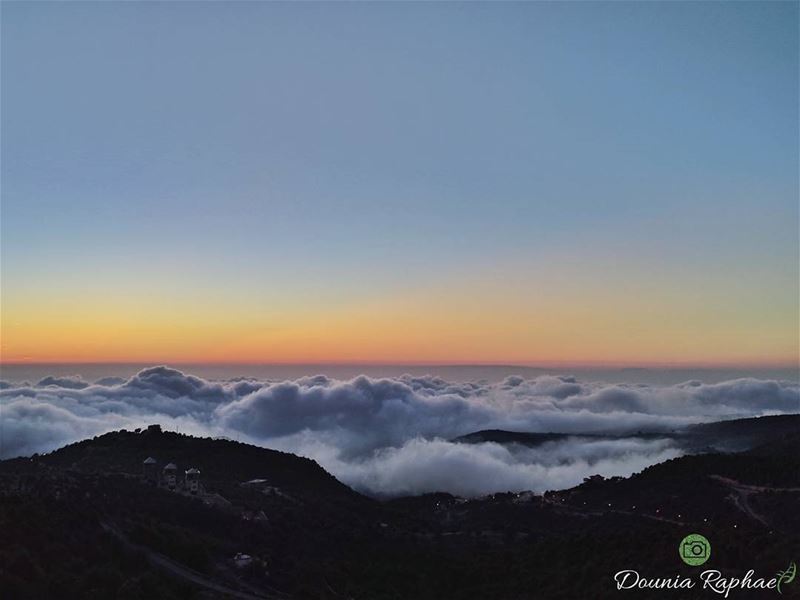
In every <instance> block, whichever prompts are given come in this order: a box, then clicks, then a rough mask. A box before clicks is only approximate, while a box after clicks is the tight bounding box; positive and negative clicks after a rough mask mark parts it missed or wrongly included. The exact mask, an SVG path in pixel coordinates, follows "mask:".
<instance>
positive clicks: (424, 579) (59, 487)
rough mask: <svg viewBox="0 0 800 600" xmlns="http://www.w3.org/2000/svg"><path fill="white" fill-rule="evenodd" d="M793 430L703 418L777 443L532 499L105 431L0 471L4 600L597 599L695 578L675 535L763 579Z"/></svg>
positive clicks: (787, 511) (732, 568)
mask: <svg viewBox="0 0 800 600" xmlns="http://www.w3.org/2000/svg"><path fill="white" fill-rule="evenodd" d="M791 423H796V418H789V419H787V418H780V419H776V418H772V417H770V418H766V420H764V421H760V420H759V421H758V422H757V423H755V422H752V423H747V422H731V423H728V424H718V428H722V430H724V431H722V432H720V431H719V430H718V429H716V428H715V427H703V428H701V429H702V431H703V435H706V434H708V435H711V434H713V435H714V436H720V435H722V436H723V437H725V436H733V437H735V436H736V435H745V436H749V435H750V434H751V433H752V432H753V431H756V430H761V431H762V432H763V433H764V435H763V436H760V438H759V439H761V440H762V441H764V440H763V438H764V437H770V436H767V435H766V434H767V433H768V432H769V431H773V432H775V435H772V436H771V437H772V439H770V440H766V441H764V443H762V444H760V445H758V446H756V447H753V448H751V449H750V450H747V451H746V452H740V453H717V452H708V453H705V454H700V455H694V456H683V457H680V458H676V459H673V460H669V461H666V462H664V463H661V464H658V465H654V466H652V467H649V468H647V469H645V470H643V471H642V472H640V473H637V474H635V475H633V476H631V477H629V478H620V477H613V478H610V479H604V478H602V477H592V478H588V479H587V481H585V482H584V483H583V484H582V485H579V486H577V487H575V488H572V489H568V490H560V491H551V492H547V493H545V494H543V495H535V494H531V493H522V494H516V493H505V494H494V495H491V496H487V497H484V498H478V499H473V500H466V499H461V498H456V497H454V496H451V495H449V494H429V495H425V496H418V497H412V498H400V499H396V500H392V501H386V502H379V501H376V500H373V499H369V498H366V497H364V496H361V495H359V494H357V493H356V492H354V491H352V490H350V489H349V488H348V487H347V486H345V485H343V484H341V483H340V482H338V481H337V480H336V479H335V478H333V477H332V476H331V475H329V474H328V473H326V472H325V471H324V470H323V469H322V468H321V467H319V465H317V464H316V463H314V462H313V461H310V460H307V459H302V458H299V457H296V456H293V455H290V454H285V453H280V452H275V451H272V450H267V449H264V448H258V447H255V446H249V445H247V444H240V443H237V442H232V441H229V440H212V439H203V438H194V437H191V436H186V435H180V434H176V433H171V432H162V431H159V430H157V429H155V428H153V429H149V430H145V431H144V432H129V431H120V432H113V433H109V434H106V435H102V436H98V437H96V438H94V439H91V440H85V441H83V442H79V443H76V444H71V445H69V446H66V447H64V448H62V449H60V450H57V451H55V452H52V453H50V454H47V455H43V456H34V457H31V458H27V459H13V460H7V461H2V462H0V531H2V532H3V543H2V544H0V589H2V590H3V597H4V598H11V599H16V598H25V599H27V598H59V599H64V598H103V599H106V598H121V599H130V598H137V599H138V598H141V599H151V598H167V599H170V598H186V599H189V598H198V599H199V598H250V599H252V598H309V599H312V598H313V599H322V598H330V599H331V600H333V599H341V598H353V599H364V600H373V599H387V600H388V599H402V598H410V599H415V600H417V599H440V598H497V599H501V600H502V599H508V600H512V599H515V600H517V599H521V598H564V599H566V598H569V599H574V598H581V597H587V596H586V594H587V590H590V591H591V595H592V597H598V598H607V597H612V596H616V594H618V593H619V592H617V590H616V589H615V587H614V582H613V575H614V573H616V572H617V571H619V570H622V569H636V570H638V571H641V572H642V573H643V574H646V575H648V576H653V577H654V576H661V577H674V576H675V575H676V574H678V575H683V576H692V575H696V571H697V568H692V567H689V566H687V565H685V564H683V563H682V561H681V560H680V559H679V557H678V554H677V551H676V548H677V547H678V543H679V541H680V540H681V539H682V538H683V537H684V536H685V535H687V534H688V533H701V534H703V535H705V536H706V537H708V539H709V540H710V541H711V543H712V545H713V547H714V551H713V555H712V559H711V560H710V561H709V563H708V567H709V568H714V569H718V570H720V571H721V572H722V573H723V574H725V575H726V576H738V577H741V576H742V575H743V574H744V572H746V571H747V570H748V569H751V568H752V569H756V571H757V572H758V573H759V574H763V575H765V576H770V575H772V574H774V573H775V572H776V571H777V570H778V569H785V568H786V567H787V564H788V562H789V561H790V560H797V549H798V548H800V518H799V517H798V511H797V506H798V503H799V502H800V433H798V432H797V431H796V430H793V425H791ZM771 424H775V427H774V428H773V429H770V428H771V426H772V425H771ZM715 425H716V424H715ZM709 430H711V433H708V431H709ZM778 433H780V435H778ZM734 434H735V435H734ZM748 439H751V440H752V438H748ZM748 443H750V442H748ZM148 456H153V457H154V458H157V459H158V460H159V462H160V465H161V466H163V465H164V464H165V463H166V462H168V461H171V462H175V463H176V464H178V466H179V469H180V470H181V471H183V470H185V469H186V468H188V467H190V466H195V467H198V468H199V469H200V471H201V482H202V489H201V490H200V492H199V493H197V494H191V492H190V491H188V489H186V488H182V487H180V486H178V488H176V490H175V491H171V490H169V489H168V488H167V487H166V486H165V485H164V482H163V481H162V482H161V484H158V485H156V484H153V483H149V482H148V481H147V480H146V479H145V478H144V477H143V473H142V464H141V463H142V461H143V460H144V459H145V458H146V457H148ZM254 480H255V481H254ZM798 590H800V586H795V587H794V588H793V587H791V586H788V587H787V588H786V589H785V590H784V593H783V596H785V597H788V598H792V597H797V596H798V594H797V591H798ZM773 593H774V592H773ZM663 595H664V592H663V591H661V590H637V591H636V592H635V595H631V597H636V598H651V597H652V598H663ZM675 597H678V596H677V595H676V596H675ZM680 597H681V598H695V597H708V593H703V592H702V591H701V590H697V589H695V590H688V591H686V593H682V594H681V595H680ZM736 597H738V598H751V597H752V598H757V597H761V596H760V595H758V594H755V593H747V592H740V593H737V594H736Z"/></svg>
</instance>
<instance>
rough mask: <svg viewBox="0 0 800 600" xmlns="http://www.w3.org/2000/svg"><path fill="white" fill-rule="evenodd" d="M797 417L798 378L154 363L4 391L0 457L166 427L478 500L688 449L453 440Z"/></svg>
mask: <svg viewBox="0 0 800 600" xmlns="http://www.w3.org/2000/svg"><path fill="white" fill-rule="evenodd" d="M796 412H800V385H798V383H797V382H789V381H772V380H760V379H736V380H732V381H726V382H723V383H717V384H703V383H700V382H696V381H692V382H687V383H683V384H679V385H673V386H650V385H641V384H637V385H608V384H598V383H586V382H581V381H578V380H576V379H574V378H571V377H562V376H559V377H554V376H541V377H537V378H535V379H529V380H526V379H523V378H521V377H508V378H507V379H505V380H504V381H502V382H500V383H485V382H478V383H453V382H448V381H445V380H443V379H440V378H438V377H430V376H427V377H412V376H410V375H406V376H402V377H396V378H385V379H373V378H369V377H365V376H360V377H356V378H354V379H351V380H348V381H338V380H333V379H329V378H328V377H325V376H315V377H303V378H300V379H295V380H288V381H266V380H265V381H258V380H252V379H237V380H229V381H208V380H205V379H201V378H198V377H193V376H191V375H187V374H184V373H182V372H180V371H177V370H174V369H170V368H167V367H153V368H149V369H145V370H143V371H141V372H139V373H137V374H136V375H134V376H133V377H131V378H130V379H127V380H122V379H118V378H106V379H104V380H101V381H98V382H96V383H94V384H90V383H88V382H85V381H82V380H81V379H80V378H77V377H59V378H56V377H47V378H45V379H43V380H41V381H40V382H39V383H38V384H36V385H32V384H27V383H26V384H10V383H7V382H6V383H4V384H3V385H0V457H2V458H9V457H13V456H20V455H28V454H32V453H34V452H44V451H49V450H53V449H55V448H58V447H60V446H62V445H64V444H66V443H69V442H73V441H76V440H79V439H83V438H85V437H89V436H93V435H97V434H100V433H104V432H106V431H110V430H114V429H119V428H128V429H130V428H134V427H140V426H146V425H148V424H151V423H161V424H162V426H164V427H165V428H167V429H179V430H180V431H182V432H185V433H192V434H200V435H226V436H229V437H235V438H238V439H240V440H242V441H249V442H253V443H256V444H260V445H263V446H267V447H272V448H278V449H281V450H286V451H290V452H295V453H297V454H301V455H304V456H309V457H311V458H314V459H316V460H317V461H318V462H319V463H320V464H321V465H322V466H323V467H325V468H326V469H328V470H329V471H330V472H332V473H333V474H334V475H336V476H337V477H339V479H341V480H342V481H344V482H345V483H348V484H350V485H352V486H354V487H355V488H357V489H359V490H362V491H366V492H371V493H375V494H383V495H400V494H412V493H424V492H430V491H448V492H451V493H454V494H458V495H464V496H474V495H481V494H487V493H492V492H498V491H519V490H523V489H532V490H535V491H543V490H545V489H557V488H563V487H568V486H571V485H574V484H576V483H579V482H580V481H581V480H582V478H583V477H585V476H587V475H590V474H594V473H600V474H603V475H606V476H609V475H628V474H630V473H632V472H635V471H638V470H641V469H642V468H644V467H646V466H647V465H650V464H654V463H656V462H660V461H662V460H665V459H667V458H671V457H674V456H677V455H678V454H679V450H678V449H677V448H675V447H674V446H673V445H672V444H671V442H670V441H669V440H668V439H666V438H664V439H653V438H647V439H641V438H628V439H624V440H597V439H587V438H580V437H577V436H576V437H570V438H567V439H565V440H562V441H558V442H551V443H548V444H544V445H542V446H539V447H537V448H522V447H513V446H512V447H506V446H501V445H498V444H493V443H483V444H475V445H467V444H454V443H451V442H449V441H447V440H448V439H451V438H453V437H455V436H458V435H463V434H466V433H470V432H472V431H476V430H479V429H489V428H493V429H508V430H512V431H539V432H562V433H630V432H636V431H640V430H644V431H651V432H652V431H656V432H658V431H667V430H669V429H673V428H676V427H680V426H683V425H686V424H690V423H696V422H700V421H707V420H716V419H720V418H730V417H747V416H758V415H764V414H780V413H796Z"/></svg>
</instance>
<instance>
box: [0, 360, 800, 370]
mask: <svg viewBox="0 0 800 600" xmlns="http://www.w3.org/2000/svg"><path fill="white" fill-rule="evenodd" d="M59 365H97V366H112V365H119V366H139V365H152V366H161V365H163V366H170V365H174V366H231V367H235V366H242V367H254V366H257V367H440V368H481V367H483V368H486V367H490V368H518V369H554V368H556V369H566V368H581V369H624V370H637V369H659V370H670V369H699V370H713V369H719V370H737V369H779V370H786V369H793V370H798V371H800V364H798V363H794V362H786V363H783V362H782V363H758V362H754V363H744V362H736V363H728V362H726V363H715V362H702V363H700V362H673V361H658V362H639V363H629V362H616V361H609V362H604V361H575V362H571V361H538V362H530V363H528V362H511V361H508V362H506V361H497V362H485V361H484V362H481V361H474V362H472V361H464V362H439V361H410V362H409V361H398V362H391V361H370V360H364V361H285V362H284V361H268V362H259V361H235V360H234V361H202V360H201V361H196V360H195V361H192V360H166V361H165V360H110V361H102V360H101V361H94V360H77V361H68V360H67V361H65V360H36V361H33V360H30V361H29V360H9V361H4V360H0V368H2V367H4V366H14V367H20V366H28V367H35V366H59Z"/></svg>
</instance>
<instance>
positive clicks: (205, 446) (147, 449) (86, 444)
mask: <svg viewBox="0 0 800 600" xmlns="http://www.w3.org/2000/svg"><path fill="white" fill-rule="evenodd" d="M148 457H153V458H155V459H156V460H157V461H158V468H159V469H161V468H163V467H164V466H165V465H166V464H168V463H174V464H176V465H177V467H178V471H179V474H180V475H183V472H184V471H185V470H186V469H189V468H191V467H195V468H198V469H199V470H200V472H201V478H202V480H203V481H206V482H208V481H213V482H219V483H231V482H237V483H238V482H243V481H248V480H252V479H266V480H267V481H268V482H269V484H270V485H273V486H279V487H282V488H286V489H298V490H302V491H303V492H305V493H312V492H315V493H324V494H328V495H331V494H335V495H346V496H354V495H356V496H357V494H356V493H355V492H353V491H352V490H351V489H350V488H349V487H347V486H345V485H344V484H342V483H340V482H339V481H338V480H337V479H336V478H335V477H333V476H332V475H330V474H329V473H328V472H327V471H325V470H324V469H323V468H322V467H320V466H319V465H318V464H317V463H316V462H315V461H313V460H311V459H308V458H302V457H299V456H295V455H294V454H289V453H286V452H278V451H276V450H270V449H267V448H262V447H259V446H254V445H251V444H245V443H241V442H236V441H233V440H227V439H212V438H201V437H194V436H191V435H183V434H179V433H175V432H171V431H162V430H161V428H160V427H159V426H157V425H154V426H151V427H149V428H147V429H144V430H142V431H140V432H134V431H125V430H122V431H114V432H111V433H106V434H105V435H100V436H97V437H95V438H92V439H88V440H83V441H81V442H77V443H75V444H70V445H68V446H65V447H63V448H61V449H59V450H56V451H54V452H51V453H49V454H46V455H42V456H39V457H38V458H37V460H38V461H39V462H41V463H42V464H45V465H48V466H52V467H58V468H67V469H71V470H77V471H81V472H86V473H127V474H131V475H137V476H138V475H141V474H142V462H143V461H144V460H145V459H147V458H148ZM17 460H25V459H17ZM13 462H14V461H6V463H10V464H13Z"/></svg>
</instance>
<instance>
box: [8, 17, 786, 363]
mask: <svg viewBox="0 0 800 600" xmlns="http://www.w3.org/2000/svg"><path fill="white" fill-rule="evenodd" d="M797 169H798V3H789V2H785V3H779V2H766V3H746V2H736V3H716V2H715V3H699V2H692V3H664V4H658V3H644V2H642V3H631V4H628V3H608V4H606V3H591V4H589V3H561V4H551V3H530V4H521V3H520V4H515V3H487V4H482V3H466V4H456V3H439V4H423V3H410V4H399V3H398V4H387V3H374V4H364V3H338V4H313V3H302V4H288V3H287V4H280V3H221V2H219V3H212V2H208V3H119V2H115V3H85V4H84V3H75V2H72V3H46V2H32V3H14V2H3V3H2V215H1V216H2V360H3V361H5V362H9V363H10V362H18V361H32V362H37V361H40V362H41V361H70V362H75V361H77V362H80V361H153V362H164V361H171V362H176V361H234V362H235V361H244V362H325V361H330V362H359V361H375V362H382V361H383V362H423V363H424V362H446V363H460V362H472V363H478V362H480V363H484V362H485V363H503V362H505V363H508V362H515V363H553V362H563V363H615V364H654V363H659V364H660V363H689V364H761V365H764V364H787V363H792V364H796V363H797V360H798V173H797Z"/></svg>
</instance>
